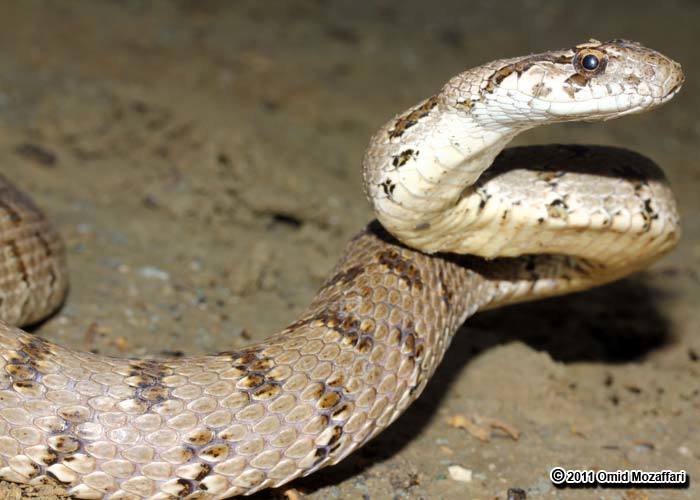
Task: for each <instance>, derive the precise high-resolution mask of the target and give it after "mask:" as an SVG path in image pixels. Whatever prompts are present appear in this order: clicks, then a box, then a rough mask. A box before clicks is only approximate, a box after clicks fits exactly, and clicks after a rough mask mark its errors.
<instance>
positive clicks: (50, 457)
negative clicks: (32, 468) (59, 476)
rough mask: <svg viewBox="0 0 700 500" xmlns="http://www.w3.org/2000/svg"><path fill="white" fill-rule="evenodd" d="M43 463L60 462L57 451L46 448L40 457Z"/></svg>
mask: <svg viewBox="0 0 700 500" xmlns="http://www.w3.org/2000/svg"><path fill="white" fill-rule="evenodd" d="M39 459H40V460H41V462H42V463H43V465H45V466H51V465H53V464H55V463H56V462H58V454H56V453H55V452H53V451H51V450H49V449H48V448H47V449H46V452H45V453H44V455H43V456H41V457H39Z"/></svg>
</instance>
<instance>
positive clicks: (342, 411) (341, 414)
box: [331, 404, 350, 420]
mask: <svg viewBox="0 0 700 500" xmlns="http://www.w3.org/2000/svg"><path fill="white" fill-rule="evenodd" d="M349 416H350V405H347V404H344V405H341V406H339V407H338V408H336V409H335V410H334V411H333V413H331V418H333V419H335V420H345V419H347V418H348V417H349Z"/></svg>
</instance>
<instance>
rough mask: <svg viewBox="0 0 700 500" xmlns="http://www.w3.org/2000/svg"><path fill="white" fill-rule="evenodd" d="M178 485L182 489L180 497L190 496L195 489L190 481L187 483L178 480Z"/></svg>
mask: <svg viewBox="0 0 700 500" xmlns="http://www.w3.org/2000/svg"><path fill="white" fill-rule="evenodd" d="M177 484H178V485H180V486H181V487H182V489H181V490H180V492H179V493H178V495H180V496H186V495H189V494H190V493H191V492H192V490H193V488H192V483H191V482H190V481H187V480H186V479H182V478H179V479H178V480H177Z"/></svg>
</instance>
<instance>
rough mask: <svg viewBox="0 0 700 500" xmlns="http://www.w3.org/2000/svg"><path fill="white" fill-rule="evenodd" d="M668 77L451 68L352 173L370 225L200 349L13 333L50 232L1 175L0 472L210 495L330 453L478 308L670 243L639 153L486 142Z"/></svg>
mask: <svg viewBox="0 0 700 500" xmlns="http://www.w3.org/2000/svg"><path fill="white" fill-rule="evenodd" d="M682 81H683V74H682V72H681V69H680V66H679V65H678V64H677V63H675V62H673V61H672V60H670V59H668V58H666V57H665V56H663V55H661V54H659V53H657V52H654V51H652V50H650V49H647V48H644V47H642V46H641V45H639V44H636V43H633V42H628V41H625V40H613V41H610V42H605V43H601V42H597V41H590V42H587V43H584V44H581V45H578V46H576V47H574V48H571V49H566V50H561V51H551V52H546V53H543V54H536V55H529V56H525V57H519V58H514V59H505V60H499V61H494V62H492V63H489V64H486V65H483V66H480V67H477V68H474V69H471V70H469V71H466V72H465V73H462V74H460V75H458V76H456V77H455V78H453V79H452V80H450V81H449V82H448V83H447V84H446V85H445V87H443V89H442V90H441V91H440V92H439V93H437V94H436V95H435V96H433V97H430V98H428V99H426V100H425V101H423V102H422V103H420V104H418V105H417V106H415V107H413V108H411V109H410V110H408V111H406V112H405V113H403V114H401V115H398V116H397V117H395V118H394V119H393V120H391V121H390V122H388V123H387V124H386V125H385V126H384V127H382V128H381V129H380V130H379V132H378V133H377V134H376V135H375V136H374V137H373V139H372V141H371V143H370V146H369V148H368V151H367V154H366V155H365V160H364V169H363V174H364V184H365V189H366V192H367V194H368V197H369V199H370V202H371V204H372V206H373V207H374V209H375V212H376V214H377V218H378V221H379V222H373V223H371V224H370V225H369V226H368V227H367V228H365V229H364V230H363V231H362V232H361V233H360V234H358V235H357V236H356V237H355V238H354V239H353V240H352V241H351V242H350V243H349V244H348V246H347V248H346V250H345V252H344V254H343V256H342V257H341V259H340V261H339V263H338V264H337V265H336V267H335V269H334V270H333V271H332V273H331V277H330V278H329V279H328V280H326V282H325V283H324V284H323V286H322V287H321V289H320V290H319V292H318V294H317V295H316V297H315V298H314V299H313V301H312V303H311V305H310V306H309V307H308V308H307V309H306V310H305V311H304V313H303V314H302V315H301V316H300V318H299V319H298V320H297V321H295V322H294V323H292V324H291V325H289V326H288V327H287V328H286V329H285V330H283V331H282V332H280V333H278V334H276V335H273V336H271V337H269V338H268V339H266V340H265V341H263V342H261V343H259V344H256V345H252V346H250V347H248V348H245V349H241V350H239V351H235V352H224V353H220V354H218V355H212V356H198V357H188V358H183V359H174V360H162V361H154V360H138V359H114V358H108V357H104V356H98V355H95V354H91V353H84V352H78V351H74V350H71V349H67V348H64V347H61V346H58V345H55V344H53V343H51V342H48V341H46V340H43V339H41V338H40V337H37V336H34V335H30V334H27V333H25V332H23V331H21V330H19V329H18V328H16V327H14V326H10V325H22V324H26V323H28V322H33V321H36V320H38V319H39V318H41V317H43V316H45V315H46V314H48V313H50V312H51V311H53V310H55V309H56V308H57V307H58V306H59V304H60V302H61V301H62V300H63V296H64V294H65V291H66V288H67V287H66V283H67V281H66V277H65V256H64V250H63V246H62V243H61V240H60V239H59V237H58V235H57V233H56V232H55V230H53V229H52V228H51V226H50V225H49V224H48V223H47V221H46V219H45V218H44V216H43V215H42V213H41V212H40V211H39V210H38V209H37V208H36V206H35V205H34V204H33V203H32V202H31V200H30V199H29V198H28V197H26V196H25V195H23V194H21V193H20V192H19V191H17V190H16V189H15V188H14V187H13V186H12V185H11V184H10V183H9V181H7V180H5V179H0V315H1V317H2V318H3V320H4V323H0V479H5V480H8V481H14V482H20V483H41V482H45V481H58V482H59V483H61V484H62V485H63V486H64V487H65V488H66V490H67V491H68V492H69V493H70V494H72V495H74V496H75V497H78V498H101V497H109V498H175V497H184V496H187V495H192V496H193V497H197V498H226V497H230V496H235V495H239V494H250V493H253V492H256V491H259V490H260V489H263V488H267V487H274V486H279V485H282V484H284V483H286V482H287V481H290V480H291V479H293V478H296V477H299V476H302V475H307V474H310V473H312V472H314V471H315V470H317V469H319V468H321V467H324V466H327V465H330V464H334V463H337V462H338V461H340V460H342V459H343V458H344V457H345V456H347V455H348V454H349V453H351V452H353V451H354V450H356V449H357V448H359V447H360V446H362V445H363V444H364V443H366V442H367V441H368V440H369V439H371V438H372V437H373V436H375V435H376V434H377V433H378V432H381V431H382V430H383V429H384V428H386V427H387V426H388V425H389V424H390V423H391V422H392V421H393V420H395V419H396V418H397V417H398V415H400V414H401V412H402V411H403V410H404V409H405V408H406V407H407V406H408V405H409V404H411V402H412V401H413V400H415V399H416V398H417V397H418V396H419V395H420V393H421V392H422V390H423V388H424V387H425V385H426V383H427V382H428V380H429V379H430V377H431V375H432V374H433V372H434V371H435V368H436V366H437V364H438V363H439V361H440V360H441V359H442V357H443V354H444V353H445V350H446V349H447V347H448V345H449V343H450V340H451V337H452V335H453V334H454V332H455V331H456V330H457V329H458V328H459V326H460V325H461V324H462V323H463V322H464V320H465V319H466V318H467V317H468V316H470V315H471V314H473V313H474V312H476V311H477V310H481V309H485V308H491V307H496V306H499V305H503V304H507V303H512V302H517V301H522V300H531V299H534V298H538V297H545V296H549V295H554V294H560V293H566V292H570V291H574V290H580V289H583V288H586V287H590V286H593V285H597V284H600V283H604V282H607V281H610V280H613V279H616V278H619V277H621V276H623V275H625V274H628V273H630V272H632V271H634V270H637V269H639V268H641V267H644V266H646V265H647V264H649V263H650V262H652V261H653V260H654V259H656V258H658V257H659V256H660V255H662V254H663V253H665V252H667V251H668V250H670V249H671V248H672V247H673V246H674V244H675V243H676V241H677V240H678V237H679V234H680V233H679V225H678V215H677V211H676V206H675V201H674V199H673V195H672V194H671V191H670V189H669V187H668V186H667V184H666V182H665V180H664V177H663V175H662V173H661V172H660V170H659V169H658V168H657V167H656V166H655V165H654V164H653V163H652V162H651V161H649V160H647V159H646V158H644V157H642V156H640V155H637V154H635V153H632V152H629V151H624V150H620V149H614V148H604V147H595V146H546V147H545V146H540V147H528V148H513V149H508V150H506V151H503V152H502V150H503V148H504V146H505V145H506V143H507V142H508V141H510V140H511V139H512V138H513V137H514V136H515V135H517V134H518V133H520V132H522V131H524V130H527V129H529V128H532V127H534V126H537V125H540V124H546V123H552V122H558V121H573V120H600V119H609V118H614V117H617V116H621V115H625V114H629V113H634V112H640V111H644V110H646V109H650V108H652V107H655V106H656V105H658V104H661V103H663V102H666V101H668V100H669V99H670V98H671V97H672V96H673V95H675V93H676V92H677V91H678V89H679V88H680V85H681V83H682ZM487 169H488V170H487ZM460 254H468V255H460Z"/></svg>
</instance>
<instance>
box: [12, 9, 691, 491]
mask: <svg viewBox="0 0 700 500" xmlns="http://www.w3.org/2000/svg"><path fill="white" fill-rule="evenodd" d="M698 22H700V6H699V4H698V3H697V2H694V1H691V0H688V1H680V0H679V1H671V2H648V3H645V2H629V3H626V2H615V3H613V2H603V1H587V2H584V3H582V2H546V1H537V0H528V1H523V2H465V1H445V2H420V1H403V2H399V1H396V2H394V1H380V2H369V1H367V2H352V1H349V0H348V1H320V0H319V1H301V0H290V1H271V2H259V1H237V2H223V1H221V2H214V1H202V2H197V1H177V2H176V1H173V2H146V1H83V2H68V1H52V2H48V1H47V2H41V1H22V2H18V1H14V2H13V1H7V2H0V165H2V167H1V171H2V173H3V174H5V175H7V176H9V177H10V178H12V179H14V180H15V181H16V182H17V184H19V185H20V186H21V187H22V188H24V189H26V190H28V191H30V192H32V193H33V194H34V196H35V198H36V200H37V201H38V202H39V203H40V204H41V205H42V206H43V207H44V208H45V210H46V211H47V212H48V213H49V214H50V215H51V217H52V218H53V219H54V220H55V221H56V223H57V225H58V226H59V227H60V228H61V232H62V233H63V235H64V237H65V239H66V241H67V243H68V248H69V258H70V268H71V273H72V289H71V293H70V297H69V299H68V301H67V303H66V305H65V307H64V308H63V310H62V311H61V312H60V313H59V314H57V315H56V316H55V317H53V318H52V319H50V320H49V321H48V322H46V323H45V324H43V325H41V326H40V327H39V328H38V329H36V333H37V334H38V335H42V336H45V337H46V338H49V339H52V340H56V341H59V342H61V343H64V344H67V345H70V346H73V347H76V348H81V349H89V350H93V351H95V352H99V353H103V354H110V355H117V356H127V355H129V356H132V355H139V356H140V355H147V354H148V355H163V354H166V355H182V354H183V353H203V352H216V351H220V350H224V349H233V348H237V347H240V346H243V345H246V344H248V343H250V342H251V341H254V340H256V339H262V338H264V337H265V336H266V335H267V334H269V333H270V332H273V331H275V330H276V329H278V328H280V327H282V326H283V325H285V324H286V323H288V322H290V321H292V320H293V319H294V318H295V316H296V315H297V314H298V312H299V311H300V310H301V309H302V308H303V307H304V305H305V304H306V303H307V302H308V301H309V300H310V298H311V296H312V294H313V293H314V291H315V289H316V288H317V287H318V286H319V284H320V283H321V281H322V280H323V278H324V276H325V275H326V273H327V272H328V271H329V269H330V268H331V266H332V265H333V263H334V261H335V260H336V259H337V257H338V256H339V254H340V252H341V250H342V248H343V245H344V243H345V241H347V240H348V239H349V238H350V236H351V235H352V234H353V233H354V232H356V231H357V230H358V229H359V228H360V227H361V226H362V225H363V224H364V223H365V222H367V221H368V220H370V219H371V213H370V211H369V209H368V207H367V204H366V202H365V200H364V197H363V195H362V191H361V186H360V175H359V163H360V158H361V155H362V151H363V148H364V147H365V145H366V143H367V140H368V137H369V136H370V134H371V133H372V132H373V131H374V130H375V129H376V128H377V127H378V126H379V125H380V124H381V123H383V122H384V121H385V120H386V119H388V118H389V117H390V116H391V115H393V114H394V113H396V112H398V111H401V110H403V109H405V108H406V107H408V106H410V105H412V104H413V103H415V102H417V101H418V100H419V99H421V98H423V97H425V96H427V95H430V94H431V93H432V92H433V91H434V90H435V89H437V88H438V87H439V86H440V85H441V84H442V82H443V81H445V80H446V79H447V78H449V77H450V76H452V75H453V74H455V73H457V72H459V71H461V70H463V69H464V68H467V67H470V66H473V65H477V64H480V63H483V62H486V61H488V60H491V59H494V58H497V57H504V56H510V55H519V54H523V53H526V52H531V51H539V50H546V49H549V48H557V47H562V46H570V45H572V44H574V43H577V42H580V41H584V40H586V39H588V38H589V37H596V38H600V39H606V38H612V37H627V38H631V39H637V40H640V41H643V42H645V43H646V44H648V45H649V46H652V47H654V48H657V49H659V50H661V51H663V52H665V53H667V54H669V55H670V56H672V57H673V58H675V59H677V60H679V61H680V62H681V63H682V64H683V65H684V67H685V68H686V71H687V76H688V81H687V84H686V86H685V88H684V90H683V92H682V94H681V95H680V96H679V97H678V98H677V99H676V100H675V101H674V102H673V103H672V104H671V105H669V106H667V107H665V108H663V109H661V110H658V111H657V112H654V113H651V114H648V115H643V116H639V117H632V118H628V119H625V120H620V121H616V122H611V123H608V124H605V125H601V124H593V125H585V124H576V125H568V126H561V127H551V128H547V129H541V130H537V131H533V132H532V133H529V134H528V135H526V136H524V137H522V138H521V139H519V141H518V142H519V143H547V142H579V143H598V144H610V145H618V146H624V147H628V148H631V149H634V150H637V151H639V152H641V153H643V154H645V155H648V156H650V157H651V158H653V159H654V160H655V161H657V162H658V163H659V164H660V165H662V166H663V167H664V169H665V171H666V172H667V174H668V176H669V178H670V180H671V182H672V184H673V185H674V189H675V192H676V193H677V196H678V200H679V203H680V209H681V212H682V215H683V219H684V230H685V234H684V238H683V241H682V243H681V245H680V246H679V248H678V250H677V251H675V252H674V253H673V254H672V255H670V256H668V257H667V258H665V259H664V260H663V261H661V262H659V263H658V264H657V265H655V266H654V267H653V268H652V269H650V270H649V271H648V272H646V273H644V274H642V275H639V276H635V277H632V278H630V279H627V280H625V281H623V282H620V283H618V284H614V285H612V286H608V287H605V288H602V289H598V290H593V291H591V292H587V293H582V294H578V295H576V296H570V297H564V298H560V299H554V300H549V301H544V302H540V303H535V304H528V305H522V306H518V307H511V308H507V309H503V310H499V311H494V312H490V313H485V314H481V315H478V316H477V317H475V318H473V319H470V320H469V321H468V322H467V324H466V325H465V326H464V328H463V329H462V331H460V332H459V333H458V335H457V337H456V339H455V341H454V343H453V346H452V347H451V349H450V351H449V352H448V355H447V358H446V359H445V361H444V363H443V365H442V366H441V368H440V369H439V371H438V373H437V374H436V376H435V377H434V380H433V381H431V383H430V385H429V387H428V390H427V391H426V394H424V395H423V396H422V397H421V398H420V400H419V401H418V402H416V403H415V404H414V405H413V406H412V407H411V408H410V409H409V410H408V411H407V413H406V414H405V415H404V416H403V417H401V418H400V419H399V420H398V421H397V422H396V423H395V424H393V425H392V426H391V427H390V428H389V429H387V430H386V431H385V432H384V433H383V434H381V436H379V438H377V439H375V440H374V441H373V442H371V443H370V444H369V445H367V446H366V447H365V448H364V449H362V450H361V451H359V452H358V453H355V454H354V455H353V456H351V457H350V458H348V459H347V460H346V461H345V462H343V463H342V464H340V465H339V466H337V467H334V468H331V469H327V470H324V471H321V472H319V473H317V474H314V475H313V476H311V477H309V478H306V479H304V480H300V481H297V482H295V483H293V484H292V485H291V487H293V488H295V489H296V490H295V491H296V492H298V493H300V494H302V495H308V498H312V499H327V498H365V499H368V498H372V499H375V498H378V499H380V498H430V499H433V498H444V499H461V498H478V499H493V498H498V499H505V498H508V495H509V493H508V490H509V489H515V488H520V489H522V490H523V491H524V492H525V494H526V495H527V497H528V498H605V499H618V498H624V499H627V500H632V499H647V498H654V499H661V498H697V497H698V496H699V495H700V491H699V490H698V488H697V486H696V485H697V481H700V438H699V436H700V423H699V420H698V411H699V410H698V406H700V384H699V383H698V373H699V372H700V364H699V363H698V358H699V356H700V336H699V334H698V327H699V326H700V309H698V307H697V303H698V295H699V294H700V274H699V269H698V264H699V263H700V217H698V214H699V213H700V197H698V196H697V192H698V189H699V188H700V169H698V166H697V160H698V157H699V156H700V155H699V153H700V150H699V148H698V145H697V144H698V141H699V140H700V119H699V118H698V113H697V109H699V106H698V105H699V104H700V102H699V100H700V98H699V97H698V96H699V95H700V85H699V84H698V81H699V77H700V52H698V51H697V44H698V41H700V39H699V37H698V35H697V29H696V26H697V24H698ZM455 415H463V416H467V417H469V416H473V415H480V416H483V417H488V418H495V419H499V420H501V421H502V422H505V423H506V424H508V425H510V426H512V427H514V428H516V429H518V430H519V431H520V437H519V439H518V440H514V439H512V438H511V437H509V436H508V435H507V434H506V433H504V432H502V431H495V432H494V434H493V435H492V437H491V439H490V440H489V441H488V442H485V441H481V440H479V439H477V438H476V437H474V436H473V435H471V434H470V433H467V432H465V431H464V430H461V429H458V428H454V427H451V426H450V425H448V420H449V418H450V417H454V416H455ZM452 465H459V466H461V467H463V468H465V469H468V470H469V471H471V481H469V482H459V481H455V480H454V479H452V478H451V476H450V474H449V472H448V468H449V467H450V466H452ZM556 465H561V466H563V467H567V468H588V469H590V468H602V469H608V470H611V469H612V470H614V469H617V468H640V469H647V470H656V469H664V468H668V469H674V470H679V469H686V470H687V471H688V472H689V474H690V476H691V483H690V488H689V489H687V490H625V489H608V490H603V489H598V490H595V491H590V490H558V489H555V488H554V487H553V486H552V484H551V483H550V481H549V478H548V471H549V469H550V468H551V467H553V466H556ZM52 491H53V490H52ZM52 491H48V492H47V490H43V491H39V492H34V494H35V495H39V496H42V495H44V496H45V495H47V494H49V495H50V494H52ZM19 492H20V490H19V489H17V488H14V489H13V488H12V487H10V486H6V487H5V488H4V489H1V490H0V493H1V494H0V497H1V496H2V494H4V495H6V496H7V497H8V498H13V497H17V496H18V495H19ZM25 493H29V492H28V491H26V490H25ZM288 493H289V492H288ZM275 494H277V495H280V494H282V493H281V492H277V493H275ZM289 494H291V493H289ZM269 495H270V494H269V493H266V494H261V495H259V498H267V497H268V496H269ZM511 498H524V497H519V496H518V494H517V491H514V490H511Z"/></svg>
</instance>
